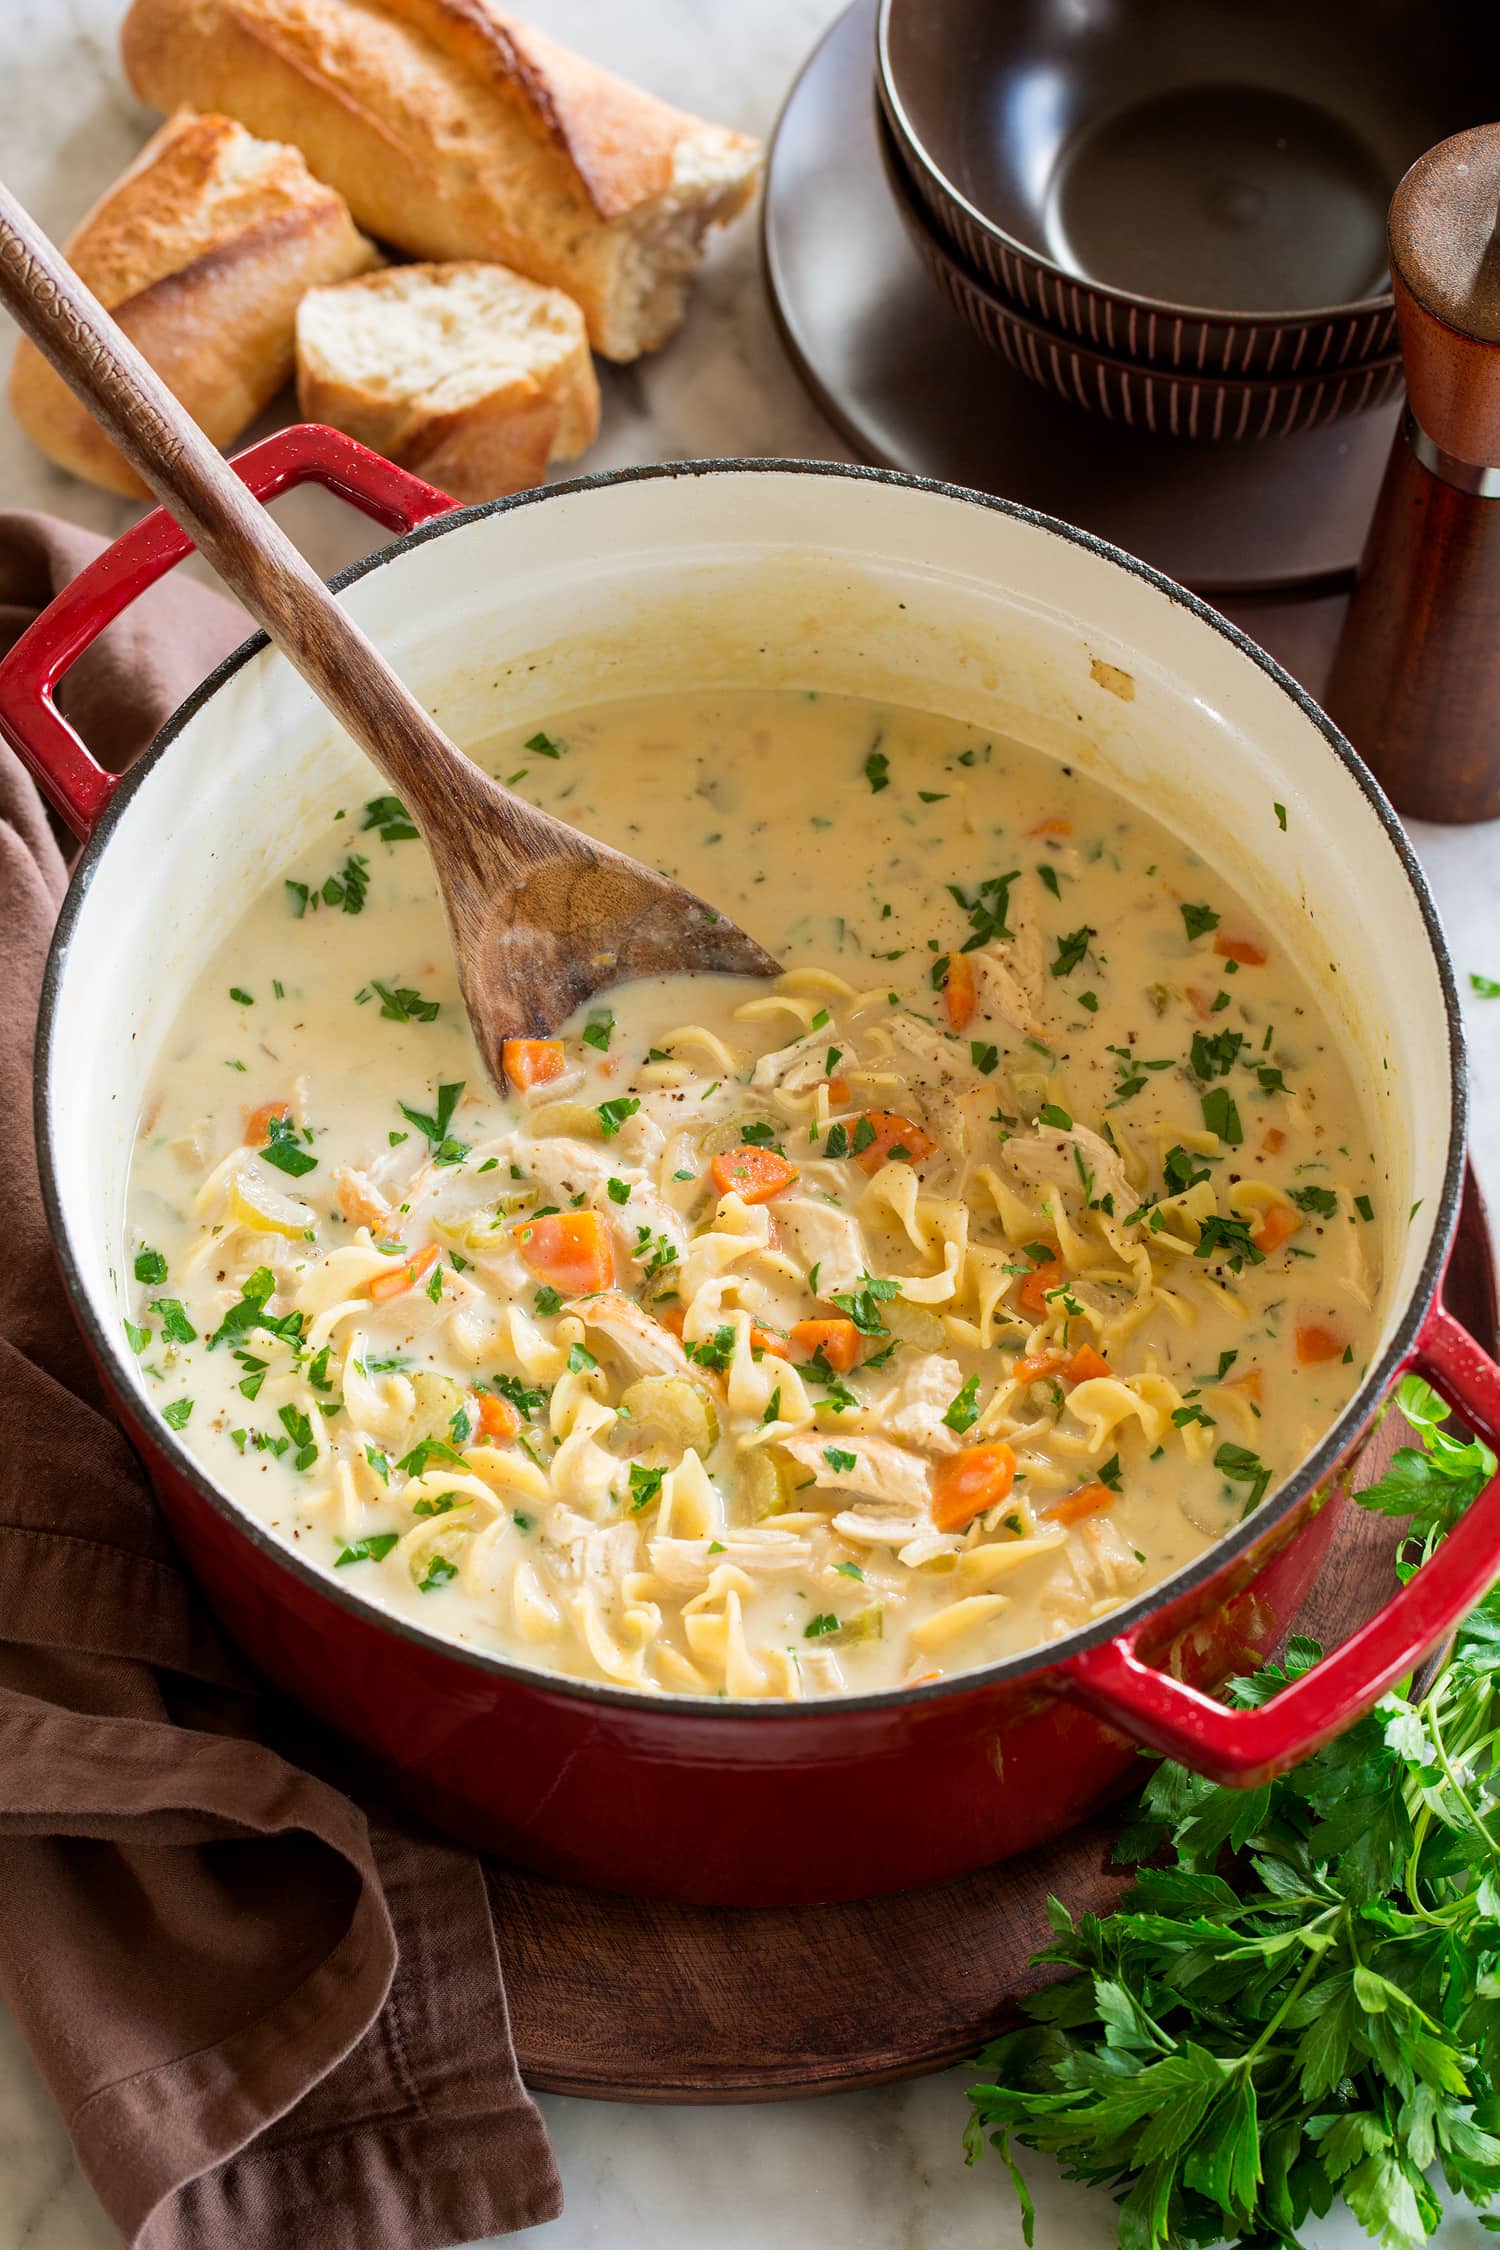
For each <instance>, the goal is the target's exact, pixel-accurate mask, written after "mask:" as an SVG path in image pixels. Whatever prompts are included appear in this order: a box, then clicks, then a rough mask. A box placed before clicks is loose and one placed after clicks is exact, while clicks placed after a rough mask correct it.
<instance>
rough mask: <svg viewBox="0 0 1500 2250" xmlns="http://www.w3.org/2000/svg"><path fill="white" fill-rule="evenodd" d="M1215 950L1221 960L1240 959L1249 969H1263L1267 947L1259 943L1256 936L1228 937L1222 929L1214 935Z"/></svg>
mask: <svg viewBox="0 0 1500 2250" xmlns="http://www.w3.org/2000/svg"><path fill="white" fill-rule="evenodd" d="M1214 951H1215V953H1217V954H1218V956H1219V959H1220V960H1221V961H1238V962H1240V963H1241V965H1242V966H1243V967H1244V968H1247V969H1263V968H1264V967H1265V965H1266V949H1265V947H1264V946H1263V945H1257V944H1256V942H1255V940H1254V938H1247V937H1226V936H1225V934H1224V932H1223V931H1222V930H1218V931H1216V932H1215V935H1214Z"/></svg>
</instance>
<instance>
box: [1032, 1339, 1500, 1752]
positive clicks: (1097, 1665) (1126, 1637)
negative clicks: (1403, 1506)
mask: <svg viewBox="0 0 1500 2250" xmlns="http://www.w3.org/2000/svg"><path fill="white" fill-rule="evenodd" d="M1406 1365H1407V1367H1409V1368H1415V1369H1416V1370H1417V1372H1418V1373H1419V1374H1421V1375H1423V1376H1425V1377H1426V1379H1427V1380H1428V1381H1429V1382H1430V1383H1431V1384H1432V1387H1433V1389H1434V1390H1436V1391H1437V1392H1439V1393H1440V1395H1441V1396H1442V1397H1443V1398H1445V1399H1446V1400H1447V1402H1448V1404H1449V1405H1450V1406H1451V1407H1452V1408H1453V1409H1454V1410H1455V1411H1456V1412H1457V1413H1459V1414H1461V1415H1462V1416H1463V1418H1464V1420H1465V1422H1467V1423H1468V1425H1469V1427H1470V1428H1471V1429H1472V1430H1474V1431H1476V1432H1477V1434H1478V1435H1479V1436H1480V1437H1482V1438H1483V1439H1484V1440H1485V1442H1486V1444H1487V1445H1489V1446H1490V1447H1491V1448H1493V1449H1494V1450H1496V1451H1497V1452H1500V1367H1497V1366H1496V1365H1495V1363H1494V1361H1493V1360H1492V1359H1490V1358H1489V1356H1488V1355H1487V1354H1486V1353H1485V1352H1483V1351H1481V1350H1480V1348H1479V1346H1478V1345H1477V1344H1476V1343H1475V1341H1474V1339H1473V1337H1472V1336H1470V1335H1469V1334H1468V1333H1467V1331H1466V1330H1464V1329H1463V1328H1461V1327H1460V1326H1459V1324H1458V1322H1457V1321H1456V1320H1455V1319H1454V1318H1453V1316H1452V1314H1451V1313H1448V1312H1445V1311H1444V1310H1443V1308H1442V1306H1441V1305H1435V1306H1434V1307H1433V1309H1432V1311H1431V1312H1430V1313H1429V1314H1428V1316H1427V1319H1426V1320H1425V1322H1424V1323H1423V1326H1422V1332H1421V1334H1420V1336H1419V1337H1418V1338H1417V1342H1416V1345H1415V1348H1414V1349H1413V1351H1412V1353H1411V1355H1410V1357H1409V1359H1408V1360H1407V1362H1406ZM1497 1573H1500V1476H1497V1477H1495V1478H1493V1479H1492V1481H1491V1482H1490V1483H1489V1484H1488V1485H1487V1486H1486V1487H1485V1489H1484V1491H1483V1492H1482V1493H1481V1494H1480V1495H1479V1498H1478V1499H1477V1500H1476V1501H1475V1502H1474V1503H1473V1505H1472V1506H1471V1507H1470V1508H1469V1510H1468V1511H1467V1513H1466V1514H1465V1515H1464V1517H1463V1519H1462V1521H1461V1522H1460V1523H1459V1524H1458V1526H1457V1528H1456V1529H1455V1530H1453V1531H1451V1532H1450V1533H1449V1534H1448V1537H1447V1538H1446V1539H1445V1540H1444V1541H1443V1543H1442V1545H1441V1546H1440V1547H1439V1548H1438V1549H1437V1551H1436V1552H1435V1553H1434V1554H1433V1555H1432V1557H1431V1558H1430V1560H1429V1561H1427V1562H1425V1563H1424V1564H1423V1565H1422V1567H1421V1569H1420V1570H1419V1571H1417V1572H1416V1574H1415V1576H1413V1577H1412V1578H1410V1579H1409V1580H1408V1581H1407V1583H1406V1584H1405V1585H1404V1586H1403V1587H1401V1588H1400V1589H1399V1591H1398V1592H1397V1593H1395V1594H1394V1595H1393V1596H1392V1597H1391V1599H1390V1601H1388V1602H1387V1603H1386V1605H1385V1607H1384V1608H1383V1609H1382V1610H1380V1611H1379V1612H1378V1613H1377V1614H1376V1615H1375V1616H1374V1617H1372V1618H1371V1619H1370V1621H1369V1623H1368V1624H1366V1625H1362V1626H1361V1627H1360V1629H1359V1631H1358V1632H1357V1633H1355V1634H1354V1635H1353V1637H1352V1638H1351V1639H1349V1640H1347V1641H1345V1642H1344V1644H1343V1646H1342V1647H1341V1648H1337V1649H1335V1650H1334V1652H1333V1654H1332V1655H1331V1656H1327V1657H1325V1658H1324V1660H1323V1662H1322V1663H1321V1664H1318V1665H1315V1666H1314V1667H1313V1669H1312V1670H1311V1671H1310V1672H1305V1673H1303V1675H1302V1677H1301V1678H1300V1679H1299V1680H1298V1681H1296V1682H1295V1684H1294V1685H1293V1686H1291V1687H1289V1688H1284V1689H1283V1690H1282V1692H1281V1694H1280V1695H1278V1696H1276V1697H1275V1698H1274V1699H1273V1700H1272V1701H1271V1702H1270V1703H1265V1704H1262V1705H1261V1706H1260V1707H1259V1709H1257V1710H1253V1711H1232V1710H1229V1709H1227V1708H1226V1707H1225V1705H1224V1704H1222V1703H1216V1702H1215V1701H1214V1700H1213V1698H1212V1697H1211V1696H1208V1695H1205V1694H1204V1693H1203V1692H1202V1690H1201V1689H1200V1688H1195V1687H1189V1686H1187V1684H1186V1683H1185V1682H1184V1681H1182V1680H1178V1679H1174V1678H1173V1677H1172V1676H1171V1674H1170V1673H1167V1672H1162V1671H1158V1670H1157V1668H1156V1666H1155V1665H1153V1664H1147V1663H1145V1662H1143V1661H1142V1659H1141V1658H1140V1657H1139V1656H1138V1655H1137V1654H1136V1646H1135V1644H1136V1640H1137V1638H1138V1635H1139V1632H1140V1628H1139V1627H1137V1628H1136V1629H1135V1630H1134V1631H1132V1632H1129V1633H1122V1634H1120V1636H1119V1638H1118V1639H1116V1640H1112V1641H1104V1642H1101V1643H1100V1644H1099V1645H1098V1646H1097V1647H1095V1648H1090V1649H1085V1650H1084V1651H1083V1652H1082V1654H1081V1655H1078V1656H1074V1657H1070V1658H1069V1659H1068V1661H1067V1662H1066V1663H1065V1664H1063V1665H1061V1666H1060V1667H1059V1670H1060V1672H1061V1675H1062V1678H1061V1682H1060V1684H1061V1686H1062V1689H1063V1692H1064V1694H1066V1695H1068V1696H1070V1697H1071V1698H1072V1699H1073V1700H1074V1701H1076V1702H1078V1703H1082V1704H1084V1705H1085V1706H1086V1707H1087V1708H1088V1709H1089V1710H1090V1711H1092V1712H1093V1713H1094V1715H1095V1716H1096V1717H1097V1718H1101V1719H1107V1720H1109V1721H1110V1722H1111V1723H1112V1724H1113V1725H1115V1726H1117V1727H1120V1728H1122V1729H1123V1730H1124V1732H1125V1733H1127V1734H1130V1735H1133V1736H1134V1737H1135V1739H1136V1740H1137V1741H1138V1742H1141V1743H1143V1744H1145V1746H1146V1747H1147V1748H1148V1749H1151V1750H1160V1751H1163V1752H1164V1753H1165V1754H1166V1755H1167V1756H1168V1757H1169V1758H1176V1759H1177V1760H1178V1762H1179V1763H1180V1764H1182V1765H1184V1766H1190V1767H1191V1768H1192V1770H1193V1772H1194V1773H1201V1774H1206V1775H1207V1777H1208V1779H1209V1780H1210V1781H1219V1782H1228V1783H1230V1784H1231V1785H1232V1786H1233V1787H1235V1788H1242V1789H1253V1788H1255V1787H1256V1786H1258V1784H1259V1783H1261V1782H1263V1781H1269V1780H1271V1779H1272V1778H1273V1777H1274V1776H1275V1775H1276V1774H1279V1773H1285V1772H1286V1770H1287V1768H1288V1767H1289V1766H1294V1765H1296V1764H1298V1762H1299V1761H1300V1760H1301V1759H1303V1758H1307V1757H1310V1756H1311V1755H1312V1753H1313V1751H1314V1750H1319V1749H1321V1748H1322V1746H1323V1744H1324V1743H1325V1742H1329V1741H1331V1740H1332V1738H1333V1737H1334V1735H1336V1734H1338V1733H1339V1732H1340V1731H1341V1729H1342V1728H1344V1727H1346V1726H1348V1725H1350V1724H1351V1722H1352V1721H1353V1720H1355V1719H1357V1718H1358V1717H1359V1716H1360V1714H1361V1713H1362V1712H1365V1711H1367V1710H1368V1709H1369V1708H1370V1706H1371V1704H1372V1703H1374V1702H1375V1700H1376V1698H1377V1697H1378V1696H1380V1695H1382V1694H1384V1692H1385V1690H1386V1689H1387V1688H1388V1687H1389V1686H1390V1685H1391V1684H1392V1682H1393V1681H1395V1680H1399V1679H1401V1678H1403V1677H1404V1676H1405V1674H1406V1673H1408V1672H1410V1671H1412V1670H1413V1669H1414V1668H1415V1667H1416V1666H1417V1665H1418V1664H1419V1663H1420V1662H1421V1660H1422V1658H1423V1657H1424V1656H1426V1655H1427V1653H1428V1651H1429V1650H1430V1649H1432V1648H1434V1647H1436V1645H1437V1643H1438V1642H1439V1641H1440V1640H1442V1639H1443V1637H1444V1635H1445V1634H1447V1633H1448V1632H1449V1631H1450V1630H1451V1629H1452V1627H1453V1626H1454V1625H1456V1624H1457V1623H1458V1620H1459V1619H1460V1618H1461V1617H1462V1616H1464V1615H1465V1613H1466V1612H1467V1611H1468V1610H1471V1609H1472V1608H1473V1607H1474V1604H1475V1603H1476V1602H1477V1601H1479V1600H1480V1599H1481V1598H1482V1596H1483V1595H1484V1594H1485V1593H1486V1592H1488V1590H1489V1588H1490V1586H1491V1585H1492V1583H1493V1582H1494V1579H1495V1577H1496V1575H1497Z"/></svg>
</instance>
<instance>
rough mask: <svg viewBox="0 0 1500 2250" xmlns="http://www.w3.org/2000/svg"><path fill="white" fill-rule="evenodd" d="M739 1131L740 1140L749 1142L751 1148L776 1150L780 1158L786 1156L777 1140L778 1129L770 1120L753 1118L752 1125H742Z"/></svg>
mask: <svg viewBox="0 0 1500 2250" xmlns="http://www.w3.org/2000/svg"><path fill="white" fill-rule="evenodd" d="M739 1131H740V1139H741V1140H742V1141H745V1142H748V1144H749V1146H750V1147H751V1148H770V1149H774V1150H775V1151H776V1154H777V1155H778V1156H784V1155H785V1154H786V1151H785V1149H783V1147H782V1146H781V1143H780V1142H779V1141H778V1140H777V1138H776V1128H775V1126H774V1125H773V1124H772V1123H771V1122H770V1120H769V1119H768V1118H765V1117H755V1118H752V1119H751V1120H750V1123H749V1124H748V1125H742V1126H741V1127H740V1129H739Z"/></svg>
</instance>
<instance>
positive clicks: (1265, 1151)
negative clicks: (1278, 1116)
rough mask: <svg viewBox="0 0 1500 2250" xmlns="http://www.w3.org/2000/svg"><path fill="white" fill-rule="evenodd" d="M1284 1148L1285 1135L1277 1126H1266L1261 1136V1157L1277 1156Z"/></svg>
mask: <svg viewBox="0 0 1500 2250" xmlns="http://www.w3.org/2000/svg"><path fill="white" fill-rule="evenodd" d="M1285 1147H1286V1135H1285V1133H1283V1131H1282V1130H1281V1127H1280V1126H1279V1125H1268V1126H1267V1127H1266V1129H1265V1132H1264V1133H1263V1134H1262V1136H1261V1143H1260V1153H1261V1155H1262V1156H1279V1155H1280V1154H1281V1152H1282V1150H1283V1149H1284V1148H1285Z"/></svg>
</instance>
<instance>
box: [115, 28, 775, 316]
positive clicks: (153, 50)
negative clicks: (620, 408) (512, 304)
mask: <svg viewBox="0 0 1500 2250" xmlns="http://www.w3.org/2000/svg"><path fill="white" fill-rule="evenodd" d="M121 47H122V52H123V55H124V61H125V70H126V74H127V76H128V77H129V79H130V82H131V84H132V86H133V87H134V88H135V90H136V92H137V93H138V94H139V95H140V96H141V97H142V98H143V99H144V100H146V101H148V102H154V103H155V104H156V106H157V107H158V108H161V109H170V108H172V107H174V106H175V105H176V104H178V103H182V102H187V103H191V104H193V105H194V106H195V107H198V108H205V109H208V108H212V109H222V110H225V111H227V112H228V114H229V115H230V116H232V117H238V118H240V119H241V120H242V122H243V123H244V124H246V125H248V126H249V127H250V128H251V130H252V131H253V132H257V133H266V134H273V135H275V136H276V137H278V138H281V139H286V140H291V141H295V143H296V144H297V146H298V147H299V148H300V149H301V150H302V151H303V153H304V155H305V156H306V158H307V160H308V163H309V164H310V165H311V166H312V169H313V171H314V172H316V174H317V175H318V177H319V179H322V180H328V181H329V182H331V184H332V185H333V186H334V187H336V188H338V189H339V190H340V192H341V193H342V194H343V195H344V196H345V197H346V198H347V200H348V203H349V208H350V210H351V211H352V212H353V213H354V216H355V218H356V219H357V220H358V222H359V224H360V225H361V226H362V227H365V228H367V229H368V230H369V232H370V233H372V234H374V235H377V236H378V237H379V238H380V239H381V240H382V241H384V242H389V243H392V244H394V245H395V246H396V247H397V248H399V249H401V250H404V251H407V252H409V253H410V254H411V255H412V256H414V257H417V258H426V259H443V260H446V259H465V258H483V259H489V260H493V261H495V262H497V263H499V264H501V265H508V266H512V267H514V268H515V269H516V271H517V272H520V273H524V274H528V275H529V276H530V277H531V278H532V280H534V281H544V282H547V283H550V284H551V285H552V286H553V287H555V288H559V289H564V290H566V291H567V293H568V295H569V296H570V297H572V298H573V299H574V300H575V301H576V302H577V303H578V304H580V305H581V306H582V307H583V311H584V316H585V318H586V319H587V321H588V329H589V335H590V338H591V339H592V341H593V343H594V346H595V348H596V349H597V350H598V351H600V352H602V353H603V354H604V355H605V357H606V358H609V359H618V360H628V359H634V358H636V357H637V356H638V355H639V354H640V353H641V352H645V351H652V350H654V349H655V348H656V346H657V345H659V344H661V343H664V342H665V341H666V339H667V337H668V336H669V335H671V333H672V331H673V330H674V329H675V328H676V327H677V325H678V323H679V322H680V321H681V319H682V315H683V312H684V309H685V305H686V299H687V291H688V288H689V285H690V283H691V281H692V279H693V276H694V274H695V273H696V272H697V269H698V266H699V264H700V262H701V258H702V252H703V241H704V237H705V235H706V234H707V232H708V230H709V228H710V227H711V226H712V225H714V224H715V223H716V222H718V221H722V220H727V219H730V218H732V217H733V216H734V215H735V213H736V212H738V211H740V210H741V209H742V208H743V207H744V205H745V204H746V203H748V202H749V200H750V198H751V197H752V195H753V194H754V192H755V182H756V178H757V175H758V171H759V161H760V158H759V149H758V146H757V144H756V143H755V142H754V141H752V140H749V139H747V138H746V137H745V135H743V134H741V133H732V132H727V131H725V130H723V129H722V128H720V127H718V126H715V125H706V124H704V123H703V122H702V121H701V120H700V119H698V118H694V117H688V116H686V115H684V114H683V112H682V111H680V110H676V109H672V108H669V107H668V105H667V104H666V103H665V102H661V101H658V100H656V99H655V97H654V96H653V95H650V94H646V93H643V92H641V91H640V90H639V89H638V88H637V87H634V86H629V85H627V84H625V82H624V81H623V80H621V79H618V78H615V77H613V76H612V75H611V74H610V73H609V72H608V71H605V70H601V69H599V68H598V67H597V66H596V65H595V64H593V63H590V62H586V61H584V59H583V58H582V57H581V56H578V55H575V54H573V53H571V52H570V51H569V50H568V49H567V48H566V47H562V46H559V45H558V44H557V43H556V41H554V40H551V39H548V38H546V37H544V36H543V34H542V33H540V32H538V31H534V30H532V29H531V28H530V27H529V26H528V25H525V24H521V23H518V22H517V21H516V20H515V18H514V17H512V16H510V15H507V14H505V13H503V12H502V11H501V10H500V9H499V8H498V7H495V6H494V5H492V0H133V5H132V7H131V9H130V12H129V14H128V15H127V17H126V19H125V25H124V29H123V32H122V34H121Z"/></svg>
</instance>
